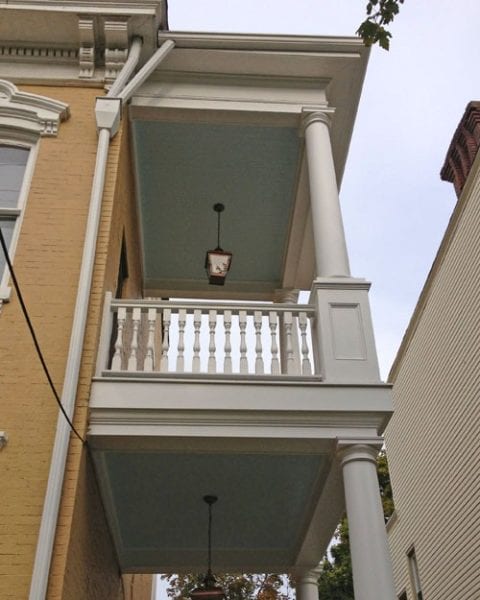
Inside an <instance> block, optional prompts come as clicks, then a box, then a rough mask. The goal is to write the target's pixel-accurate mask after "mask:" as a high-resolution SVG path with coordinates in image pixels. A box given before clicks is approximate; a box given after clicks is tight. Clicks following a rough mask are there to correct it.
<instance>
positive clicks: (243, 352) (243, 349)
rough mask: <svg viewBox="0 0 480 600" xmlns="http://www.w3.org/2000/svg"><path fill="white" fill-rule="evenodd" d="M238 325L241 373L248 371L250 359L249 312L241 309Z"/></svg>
mask: <svg viewBox="0 0 480 600" xmlns="http://www.w3.org/2000/svg"><path fill="white" fill-rule="evenodd" d="M238 325H239V327H240V373H242V374H245V373H248V360H247V338H246V328H247V312H246V311H245V310H241V311H239V313H238Z"/></svg>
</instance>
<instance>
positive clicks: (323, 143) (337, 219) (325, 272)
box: [304, 112, 350, 277]
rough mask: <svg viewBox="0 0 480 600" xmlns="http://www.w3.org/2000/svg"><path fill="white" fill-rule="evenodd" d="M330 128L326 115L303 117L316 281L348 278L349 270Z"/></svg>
mask: <svg viewBox="0 0 480 600" xmlns="http://www.w3.org/2000/svg"><path fill="white" fill-rule="evenodd" d="M329 127H330V118H329V116H328V114H327V113H324V112H313V113H310V114H307V115H306V117H305V120H304V128H305V144H306V155H307V164H308V179H309V183H310V206H311V210H312V224H313V239H314V246H315V263H316V269H317V277H330V276H332V275H335V276H338V275H341V276H345V277H348V276H349V275H350V267H349V263H348V253H347V245H346V242H345V233H344V230H343V221H342V213H341V210H340V201H339V198H338V186H337V178H336V173H335V164H334V160H333V154H332V145H331V141H330V131H329Z"/></svg>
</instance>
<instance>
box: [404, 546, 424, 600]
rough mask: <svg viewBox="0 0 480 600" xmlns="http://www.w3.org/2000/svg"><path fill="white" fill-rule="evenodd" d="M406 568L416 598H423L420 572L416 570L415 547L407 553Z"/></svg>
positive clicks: (419, 599)
mask: <svg viewBox="0 0 480 600" xmlns="http://www.w3.org/2000/svg"><path fill="white" fill-rule="evenodd" d="M407 556H408V569H409V571H410V579H411V580H412V587H413V591H414V594H415V598H416V599H417V600H423V594H422V584H421V582H420V574H419V572H418V564H417V557H416V554H415V548H412V549H411V550H410V551H409V552H408V554H407Z"/></svg>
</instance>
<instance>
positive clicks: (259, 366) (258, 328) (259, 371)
mask: <svg viewBox="0 0 480 600" xmlns="http://www.w3.org/2000/svg"><path fill="white" fill-rule="evenodd" d="M253 325H254V327H255V355H256V356H255V374H256V375H263V373H264V372H265V369H264V366H263V348H262V313H261V312H260V311H259V310H256V311H255V312H254V314H253Z"/></svg>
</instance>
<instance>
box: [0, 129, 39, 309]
mask: <svg viewBox="0 0 480 600" xmlns="http://www.w3.org/2000/svg"><path fill="white" fill-rule="evenodd" d="M2 133H3V132H2V130H1V127H0V146H11V147H12V148H23V149H26V150H28V158H27V162H26V164H25V170H24V172H23V179H22V184H21V186H20V191H19V194H18V198H17V205H16V206H15V207H0V222H1V221H6V220H12V221H14V222H15V223H14V225H13V230H12V236H11V238H10V243H9V244H8V255H9V257H10V260H11V262H12V263H13V260H14V256H15V251H16V249H17V245H18V239H19V237H20V229H21V226H22V222H23V217H24V214H25V207H26V205H27V200H28V195H29V192H30V188H31V183H32V178H33V172H34V169H35V163H36V160H37V155H38V146H39V142H40V138H37V139H31V138H30V139H28V138H29V137H30V136H25V137H24V136H18V137H17V136H7V135H2ZM22 138H23V139H22ZM9 281H10V272H9V269H8V266H7V264H5V268H4V270H3V273H0V306H1V303H2V302H8V300H9V299H10V294H11V287H10V286H9V285H8V284H9Z"/></svg>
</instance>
